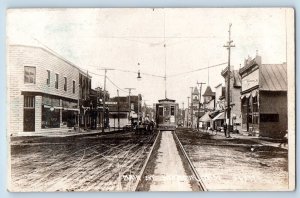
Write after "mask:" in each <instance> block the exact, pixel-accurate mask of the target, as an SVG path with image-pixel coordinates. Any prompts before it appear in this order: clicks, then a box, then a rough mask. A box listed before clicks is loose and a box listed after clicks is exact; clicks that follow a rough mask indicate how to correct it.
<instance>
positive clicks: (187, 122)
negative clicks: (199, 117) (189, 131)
mask: <svg viewBox="0 0 300 198" xmlns="http://www.w3.org/2000/svg"><path fill="white" fill-rule="evenodd" d="M187 98H188V108H187V109H188V112H187V114H186V117H187V120H186V126H187V128H189V108H190V97H187Z"/></svg>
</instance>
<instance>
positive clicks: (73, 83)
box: [73, 80, 75, 94]
mask: <svg viewBox="0 0 300 198" xmlns="http://www.w3.org/2000/svg"><path fill="white" fill-rule="evenodd" d="M74 93H75V80H73V94H74Z"/></svg>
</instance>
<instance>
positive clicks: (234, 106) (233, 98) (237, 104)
mask: <svg viewBox="0 0 300 198" xmlns="http://www.w3.org/2000/svg"><path fill="white" fill-rule="evenodd" d="M221 75H222V76H223V77H224V79H225V105H224V106H225V109H226V110H225V115H226V116H225V118H226V119H227V101H228V98H227V86H228V67H226V68H225V69H224V70H223V71H222V73H221ZM241 83H242V82H241V76H240V74H239V71H238V70H231V75H230V88H229V90H230V93H229V94H230V108H231V124H232V126H233V129H234V130H238V131H241V130H242V115H241V99H240V97H241Z"/></svg>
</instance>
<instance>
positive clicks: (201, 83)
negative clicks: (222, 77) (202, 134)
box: [197, 81, 206, 131]
mask: <svg viewBox="0 0 300 198" xmlns="http://www.w3.org/2000/svg"><path fill="white" fill-rule="evenodd" d="M204 84H206V83H204V82H198V81H197V85H198V86H200V92H199V108H198V117H197V129H198V131H199V120H200V109H201V91H202V85H204Z"/></svg>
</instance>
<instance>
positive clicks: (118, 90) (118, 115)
mask: <svg viewBox="0 0 300 198" xmlns="http://www.w3.org/2000/svg"><path fill="white" fill-rule="evenodd" d="M117 95H118V130H120V96H119V89H117Z"/></svg>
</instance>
